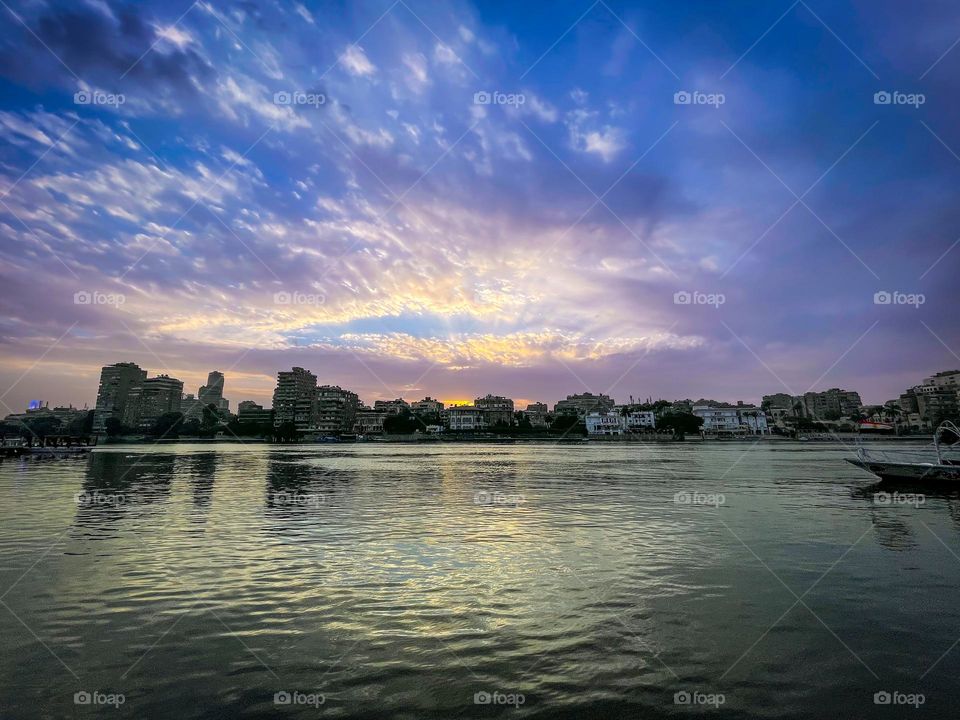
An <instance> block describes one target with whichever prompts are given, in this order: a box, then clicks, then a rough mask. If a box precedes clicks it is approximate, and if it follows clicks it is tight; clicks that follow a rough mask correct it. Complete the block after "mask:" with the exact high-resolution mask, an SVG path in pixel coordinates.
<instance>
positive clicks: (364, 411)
mask: <svg viewBox="0 0 960 720" xmlns="http://www.w3.org/2000/svg"><path fill="white" fill-rule="evenodd" d="M389 415H390V413H387V412H383V411H380V410H374V409H373V408H369V407H366V406H363V407H360V408H358V409H357V414H356V417H355V418H354V421H353V431H354V432H355V433H356V434H357V435H383V421H384V420H386V419H387V418H388V417H389Z"/></svg>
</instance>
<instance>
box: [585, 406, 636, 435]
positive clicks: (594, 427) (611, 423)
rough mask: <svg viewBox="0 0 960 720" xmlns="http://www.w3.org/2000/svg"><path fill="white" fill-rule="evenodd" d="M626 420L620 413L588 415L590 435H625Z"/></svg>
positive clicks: (594, 413)
mask: <svg viewBox="0 0 960 720" xmlns="http://www.w3.org/2000/svg"><path fill="white" fill-rule="evenodd" d="M624 420H625V418H624V417H623V416H622V415H620V414H619V413H601V412H592V413H587V417H586V422H587V434H588V435H623V432H624V430H625V429H626V423H625V422H624Z"/></svg>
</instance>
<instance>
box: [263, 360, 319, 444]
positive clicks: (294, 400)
mask: <svg viewBox="0 0 960 720" xmlns="http://www.w3.org/2000/svg"><path fill="white" fill-rule="evenodd" d="M316 397H317V376H316V375H314V374H313V373H312V372H310V371H309V370H304V369H303V368H302V367H295V368H293V369H292V370H281V371H280V372H278V373H277V387H276V389H275V390H274V391H273V424H274V425H277V426H279V425H282V424H283V423H287V422H292V423H293V424H294V425H296V428H297V430H299V431H301V432H305V431H307V430H309V429H311V427H312V426H313V421H314V417H313V415H314V401H315V400H316Z"/></svg>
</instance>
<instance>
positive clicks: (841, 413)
mask: <svg viewBox="0 0 960 720" xmlns="http://www.w3.org/2000/svg"><path fill="white" fill-rule="evenodd" d="M802 404H803V412H804V415H806V416H807V417H808V418H812V419H814V420H836V419H838V418H841V417H856V416H857V415H858V411H859V410H860V406H861V405H863V401H862V400H861V399H860V393H857V392H854V391H853V390H841V389H840V388H831V389H830V390H824V391H823V392H808V393H804V395H803V401H802Z"/></svg>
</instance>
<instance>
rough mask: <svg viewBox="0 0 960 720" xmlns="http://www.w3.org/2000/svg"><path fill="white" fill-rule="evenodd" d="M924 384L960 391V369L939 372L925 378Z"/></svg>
mask: <svg viewBox="0 0 960 720" xmlns="http://www.w3.org/2000/svg"><path fill="white" fill-rule="evenodd" d="M923 384H924V385H933V386H934V387H937V388H944V389H947V390H953V391H954V392H960V370H945V371H943V372H938V373H937V374H936V375H931V376H930V377H928V378H925V379H924V381H923Z"/></svg>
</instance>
